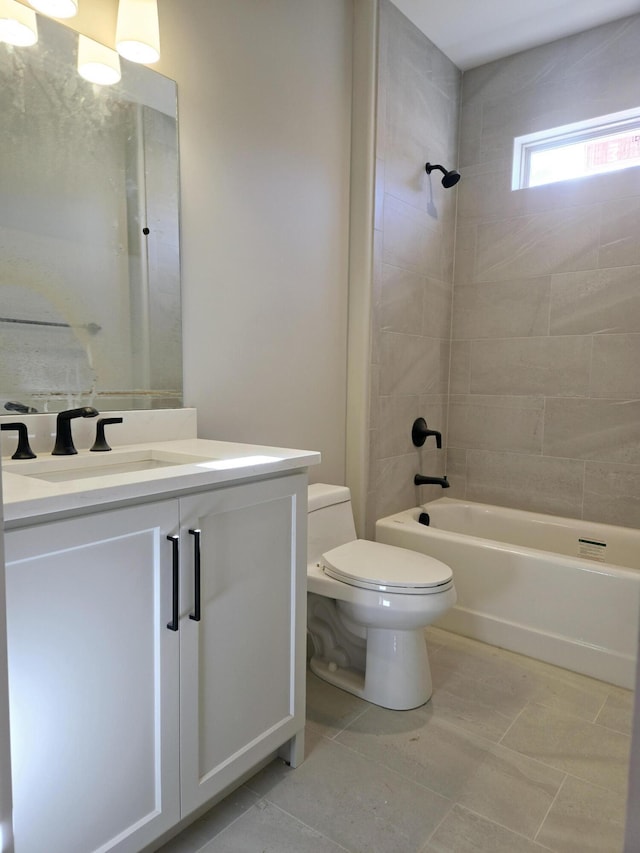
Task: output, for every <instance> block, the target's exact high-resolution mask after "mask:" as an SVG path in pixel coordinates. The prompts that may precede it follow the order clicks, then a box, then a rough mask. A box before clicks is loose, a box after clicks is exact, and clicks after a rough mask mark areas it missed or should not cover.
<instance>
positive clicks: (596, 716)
mask: <svg viewBox="0 0 640 853" xmlns="http://www.w3.org/2000/svg"><path fill="white" fill-rule="evenodd" d="M610 696H611V694H610V693H607V695H606V696H605V697H604V701H603V702H602V705H601V706H600V707H599V708H598V710H597V712H596V715H595V717H594V718H593V720H592V721H591V722H592V723H594V724H596V725H598V726H601V725H602V723H598V717H599V716H600V714H601V713H602V712H603V711H604V706H605V705H606V704H607V702H608V701H609V697H610ZM604 728H607V729H608V728H609V726H605V727H604ZM612 731H616V730H615V729H613V730H612Z"/></svg>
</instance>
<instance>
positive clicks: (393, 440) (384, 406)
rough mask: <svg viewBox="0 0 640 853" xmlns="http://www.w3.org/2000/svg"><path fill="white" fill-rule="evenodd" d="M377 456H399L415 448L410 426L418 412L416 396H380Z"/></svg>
mask: <svg viewBox="0 0 640 853" xmlns="http://www.w3.org/2000/svg"><path fill="white" fill-rule="evenodd" d="M379 405H380V420H379V426H378V443H377V448H376V450H377V458H378V459H384V458H385V457H389V456H400V455H402V454H405V453H412V452H413V450H414V449H415V448H414V446H413V443H412V441H411V426H412V424H413V422H414V421H415V419H416V418H417V417H418V415H419V412H420V406H419V398H418V397H417V396H408V397H403V396H398V395H394V396H393V397H380V403H379Z"/></svg>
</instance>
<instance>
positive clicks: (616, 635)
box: [376, 498, 640, 688]
mask: <svg viewBox="0 0 640 853" xmlns="http://www.w3.org/2000/svg"><path fill="white" fill-rule="evenodd" d="M421 512H427V513H428V514H429V516H430V524H429V526H428V527H427V526H424V525H422V524H420V523H419V522H418V516H419V515H420V513H421ZM376 539H377V540H378V541H379V542H386V543H387V544H390V545H398V546H400V547H402V548H410V549H411V550H414V551H420V552H421V553H423V554H430V555H432V556H433V557H437V558H438V559H439V560H442V561H443V562H444V563H447V564H448V565H449V566H451V568H452V569H453V576H454V581H455V586H456V590H457V592H458V603H457V605H456V606H455V607H454V608H453V609H452V610H450V611H449V612H448V613H447V614H446V615H445V616H444V617H443V618H442V619H440V620H439V621H438V623H437V624H438V625H439V626H440V627H442V628H446V629H448V630H450V631H455V632H457V633H459V634H464V635H466V636H468V637H474V638H475V639H478V640H482V641H483V642H486V643H491V644H493V645H496V646H501V647H502V648H506V649H511V650H512V651H515V652H520V653H522V654H525V655H529V656H530V657H534V658H539V659H540V660H544V661H547V662H549V663H553V664H556V665H557V666H562V667H565V668H566V669H571V670H574V671H575V672H581V673H584V674H586V675H590V676H592V677H594V678H599V679H602V680H603V681H608V682H610V683H611V684H617V685H619V686H621V687H628V688H632V687H633V684H634V677H635V658H636V653H637V648H638V615H639V609H640V531H639V530H633V529H630V528H625V527H615V526H613V525H609V524H596V523H592V522H588V521H579V520H576V519H572V518H558V517H556V516H551V515H542V514H540V513H535V512H523V511H521V510H514V509H506V508H505V507H498V506H490V505H487V504H479V503H473V502H472V501H460V500H453V499H451V498H440V499H439V500H436V501H432V502H431V503H428V504H424V506H422V507H418V508H417V509H410V510H407V511H406V512H401V513H397V514H396V515H391V516H388V517H387V518H383V519H381V520H380V521H378V522H377V524H376Z"/></svg>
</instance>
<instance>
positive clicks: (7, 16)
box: [0, 0, 38, 47]
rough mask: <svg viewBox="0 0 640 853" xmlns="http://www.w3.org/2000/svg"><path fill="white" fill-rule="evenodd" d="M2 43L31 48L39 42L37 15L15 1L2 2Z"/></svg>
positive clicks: (0, 12) (0, 3)
mask: <svg viewBox="0 0 640 853" xmlns="http://www.w3.org/2000/svg"><path fill="white" fill-rule="evenodd" d="M0 41H6V42H7V44H15V45H16V46H17V47H29V46H30V45H32V44H35V43H36V42H37V41H38V25H37V23H36V13H35V12H34V11H33V9H27V7H26V6H23V5H22V4H21V3H16V1H15V0H0Z"/></svg>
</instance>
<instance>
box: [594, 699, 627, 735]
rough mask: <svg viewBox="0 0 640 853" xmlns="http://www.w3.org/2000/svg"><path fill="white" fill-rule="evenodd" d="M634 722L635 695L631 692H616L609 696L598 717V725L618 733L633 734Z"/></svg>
mask: <svg viewBox="0 0 640 853" xmlns="http://www.w3.org/2000/svg"><path fill="white" fill-rule="evenodd" d="M632 720H633V693H632V692H631V691H630V690H620V689H618V690H616V691H614V692H612V693H610V694H609V696H607V699H606V702H605V703H604V706H603V707H602V709H601V711H600V713H599V714H598V716H597V717H596V723H598V724H599V725H601V726H606V727H607V728H608V729H615V731H617V732H623V733H624V734H628V735H630V734H631V723H632Z"/></svg>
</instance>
